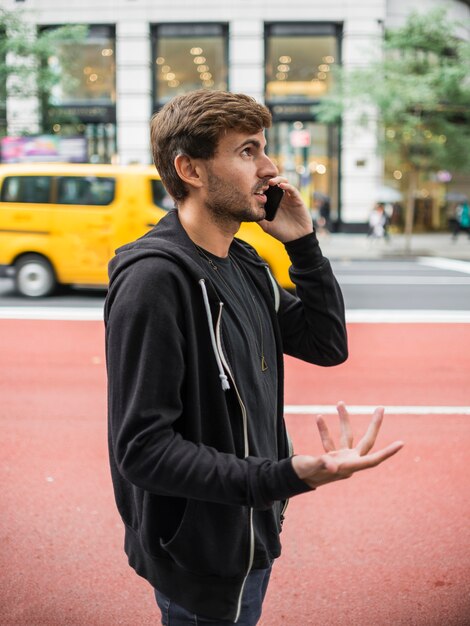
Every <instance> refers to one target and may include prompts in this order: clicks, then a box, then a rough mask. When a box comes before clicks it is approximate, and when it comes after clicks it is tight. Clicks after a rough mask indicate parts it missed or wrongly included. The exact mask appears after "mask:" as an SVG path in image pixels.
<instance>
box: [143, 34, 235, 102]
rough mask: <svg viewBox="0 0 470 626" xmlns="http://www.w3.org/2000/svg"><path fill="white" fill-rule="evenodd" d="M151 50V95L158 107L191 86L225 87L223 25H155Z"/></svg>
mask: <svg viewBox="0 0 470 626" xmlns="http://www.w3.org/2000/svg"><path fill="white" fill-rule="evenodd" d="M153 52H154V98H155V105H156V106H157V107H158V106H162V105H163V104H165V102H168V100H170V99H171V98H173V97H174V96H176V95H178V94H180V93H186V92H187V91H191V90H193V89H201V88H205V89H222V90H225V89H227V88H228V83H227V65H228V63H227V27H226V26H225V25H222V24H161V25H158V26H155V27H154V29H153Z"/></svg>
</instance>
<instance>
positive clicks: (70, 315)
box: [0, 306, 103, 321]
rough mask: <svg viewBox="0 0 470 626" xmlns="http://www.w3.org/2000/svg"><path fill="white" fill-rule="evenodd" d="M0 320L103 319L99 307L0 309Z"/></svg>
mask: <svg viewBox="0 0 470 626" xmlns="http://www.w3.org/2000/svg"><path fill="white" fill-rule="evenodd" d="M0 319H14V320H65V321H67V320H73V321H93V320H102V319H103V309H102V308H100V307H70V308H68V307H67V308H66V307H39V306H31V307H13V306H12V307H2V308H0Z"/></svg>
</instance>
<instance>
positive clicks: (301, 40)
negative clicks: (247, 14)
mask: <svg viewBox="0 0 470 626" xmlns="http://www.w3.org/2000/svg"><path fill="white" fill-rule="evenodd" d="M338 36H339V27H338V26H337V25H335V24H266V100H267V102H270V103H274V102H305V101H315V100H318V99H320V98H322V96H324V95H325V94H326V93H328V91H329V90H330V89H331V86H332V83H333V75H332V68H333V67H334V65H335V64H337V63H338V62H339V46H338Z"/></svg>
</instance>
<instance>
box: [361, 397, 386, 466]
mask: <svg viewBox="0 0 470 626" xmlns="http://www.w3.org/2000/svg"><path fill="white" fill-rule="evenodd" d="M383 418H384V408H383V407H377V408H376V409H375V411H374V413H373V415H372V420H371V422H370V424H369V427H368V428H367V430H366V433H365V435H364V436H363V437H362V439H361V440H360V441H359V443H358V444H357V446H356V450H357V451H358V452H359V454H360V455H361V456H364V455H365V454H367V453H368V452H369V450H371V449H372V448H373V446H374V443H375V440H376V439H377V435H378V434H379V430H380V427H381V426H382V421H383Z"/></svg>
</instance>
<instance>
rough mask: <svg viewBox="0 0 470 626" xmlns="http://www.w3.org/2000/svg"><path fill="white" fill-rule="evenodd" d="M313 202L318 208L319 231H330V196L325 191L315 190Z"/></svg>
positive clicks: (317, 224)
mask: <svg viewBox="0 0 470 626" xmlns="http://www.w3.org/2000/svg"><path fill="white" fill-rule="evenodd" d="M313 202H314V206H315V208H316V213H317V217H316V227H317V231H318V232H319V233H322V234H328V233H329V232H330V214H331V202H330V198H329V197H328V196H327V195H325V194H324V193H320V192H318V191H315V192H314V194H313Z"/></svg>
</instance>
